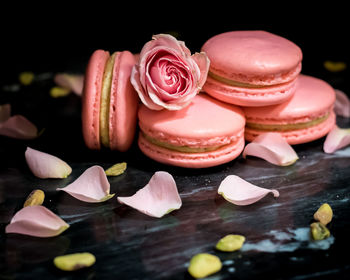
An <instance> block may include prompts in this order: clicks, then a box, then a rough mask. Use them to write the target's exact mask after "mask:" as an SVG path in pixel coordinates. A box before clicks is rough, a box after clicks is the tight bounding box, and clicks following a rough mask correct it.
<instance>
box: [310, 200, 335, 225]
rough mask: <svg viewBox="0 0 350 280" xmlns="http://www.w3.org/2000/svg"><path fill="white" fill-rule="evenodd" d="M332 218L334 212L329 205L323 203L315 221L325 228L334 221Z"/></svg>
mask: <svg viewBox="0 0 350 280" xmlns="http://www.w3.org/2000/svg"><path fill="white" fill-rule="evenodd" d="M332 218H333V210H332V208H331V206H330V205H329V204H328V203H323V204H322V205H321V206H320V208H318V210H317V211H316V212H315V214H314V219H315V220H316V221H319V222H320V223H321V224H323V225H325V226H326V225H327V224H328V223H330V222H331V221H332Z"/></svg>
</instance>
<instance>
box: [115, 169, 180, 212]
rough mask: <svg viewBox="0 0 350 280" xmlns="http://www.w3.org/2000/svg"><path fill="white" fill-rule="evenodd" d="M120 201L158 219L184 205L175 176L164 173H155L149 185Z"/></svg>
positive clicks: (120, 198) (119, 198) (119, 199)
mask: <svg viewBox="0 0 350 280" xmlns="http://www.w3.org/2000/svg"><path fill="white" fill-rule="evenodd" d="M118 201H119V202H120V203H123V204H126V205H129V206H130V207H132V208H135V209H136V210H138V211H140V212H142V213H144V214H146V215H149V216H151V217H156V218H161V217H163V216H164V215H166V214H168V213H170V212H171V211H173V210H176V209H179V208H180V207H181V205H182V201H181V198H180V196H179V193H178V191H177V187H176V183H175V181H174V178H173V176H171V174H169V173H168V172H164V171H158V172H156V173H154V175H153V176H152V178H151V180H150V181H149V183H148V184H147V185H146V186H145V187H143V188H142V189H140V190H138V191H137V192H136V193H135V194H134V195H133V196H129V197H118Z"/></svg>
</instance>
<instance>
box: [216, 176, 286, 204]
mask: <svg viewBox="0 0 350 280" xmlns="http://www.w3.org/2000/svg"><path fill="white" fill-rule="evenodd" d="M270 192H271V193H272V194H273V195H274V197H278V196H279V192H278V191H277V190H269V189H264V188H260V187H258V186H255V185H253V184H251V183H249V182H247V181H245V180H243V179H242V178H240V177H238V176H236V175H229V176H227V177H226V178H225V179H224V180H223V181H222V182H221V184H220V186H219V189H218V193H219V194H220V195H222V196H223V197H224V198H225V199H226V200H227V201H229V202H231V203H233V204H236V205H249V204H253V203H254V202H257V201H258V200H260V199H262V198H263V197H264V196H265V195H267V194H268V193H270Z"/></svg>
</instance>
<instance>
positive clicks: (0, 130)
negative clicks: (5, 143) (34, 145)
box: [0, 115, 38, 140]
mask: <svg viewBox="0 0 350 280" xmlns="http://www.w3.org/2000/svg"><path fill="white" fill-rule="evenodd" d="M0 135H4V136H7V137H12V138H17V139H27V140H28V139H34V138H36V137H37V136H38V129H37V127H36V126H35V125H34V124H33V123H32V122H30V121H29V120H28V119H26V118H25V117H23V116H22V115H14V116H12V117H10V118H8V119H7V120H6V121H4V122H1V123H0Z"/></svg>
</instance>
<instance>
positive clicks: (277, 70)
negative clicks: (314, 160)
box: [202, 31, 335, 144]
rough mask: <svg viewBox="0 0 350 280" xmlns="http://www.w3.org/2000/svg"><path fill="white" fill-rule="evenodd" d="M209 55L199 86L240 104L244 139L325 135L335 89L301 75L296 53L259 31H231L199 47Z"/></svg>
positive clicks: (293, 140)
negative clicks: (204, 77) (272, 134)
mask: <svg viewBox="0 0 350 280" xmlns="http://www.w3.org/2000/svg"><path fill="white" fill-rule="evenodd" d="M202 51H204V52H206V54H207V55H208V57H209V59H210V62H211V64H210V69H209V74H208V78H207V81H206V84H205V85H204V90H205V91H206V92H207V93H208V94H210V95H211V96H213V97H215V98H217V99H220V100H222V101H224V102H228V103H231V104H236V105H240V106H242V109H243V111H244V114H245V117H246V127H245V139H246V140H247V141H252V140H254V138H255V137H257V136H258V135H260V134H262V133H265V132H278V133H280V134H281V135H282V136H283V137H284V138H285V139H286V140H287V142H288V143H289V144H300V143H306V142H309V141H313V140H315V139H318V138H321V137H323V136H325V135H326V134H327V133H328V132H329V131H330V130H331V129H332V127H333V126H334V124H335V115H334V113H333V105H334V102H335V92H334V90H333V88H332V87H331V86H330V85H328V84H327V83H326V82H324V81H322V80H320V79H317V78H313V77H310V76H305V75H301V74H300V71H301V61H302V52H301V50H300V48H299V47H298V46H297V45H295V44H294V43H292V42H291V41H289V40H287V39H285V38H283V37H280V36H277V35H274V34H271V33H268V32H265V31H233V32H227V33H222V34H219V35H216V36H214V37H212V38H210V39H209V40H208V41H207V42H206V43H205V44H204V45H203V47H202Z"/></svg>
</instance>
